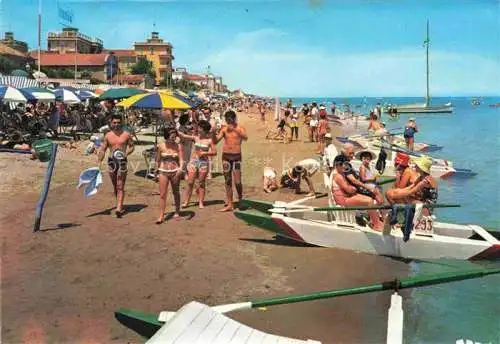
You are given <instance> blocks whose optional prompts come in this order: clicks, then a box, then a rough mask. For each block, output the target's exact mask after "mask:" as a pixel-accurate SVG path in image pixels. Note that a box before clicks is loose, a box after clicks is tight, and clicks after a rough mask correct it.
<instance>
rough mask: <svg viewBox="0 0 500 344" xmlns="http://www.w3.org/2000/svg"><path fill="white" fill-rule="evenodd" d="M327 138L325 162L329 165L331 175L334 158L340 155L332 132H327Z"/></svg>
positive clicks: (324, 152) (324, 153) (324, 154)
mask: <svg viewBox="0 0 500 344" xmlns="http://www.w3.org/2000/svg"><path fill="white" fill-rule="evenodd" d="M324 139H325V146H326V147H325V150H324V151H323V164H324V165H325V166H327V167H328V171H329V173H328V174H329V175H330V173H331V172H332V171H333V160H335V157H336V156H337V155H339V152H338V151H337V147H335V145H334V144H333V138H332V134H330V133H327V134H326V135H325V137H324Z"/></svg>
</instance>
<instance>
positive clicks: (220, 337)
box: [212, 319, 240, 344]
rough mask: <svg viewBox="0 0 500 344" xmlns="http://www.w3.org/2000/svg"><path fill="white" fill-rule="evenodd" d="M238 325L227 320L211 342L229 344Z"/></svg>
mask: <svg viewBox="0 0 500 344" xmlns="http://www.w3.org/2000/svg"><path fill="white" fill-rule="evenodd" d="M239 327H240V324H239V323H238V322H236V321H234V320H232V319H229V320H228V321H227V322H226V323H225V324H224V327H223V328H222V330H221V331H220V332H219V333H218V334H217V336H216V337H215V338H214V339H213V340H212V343H217V344H229V343H230V342H231V339H232V338H233V336H234V334H235V333H236V331H238V328H239Z"/></svg>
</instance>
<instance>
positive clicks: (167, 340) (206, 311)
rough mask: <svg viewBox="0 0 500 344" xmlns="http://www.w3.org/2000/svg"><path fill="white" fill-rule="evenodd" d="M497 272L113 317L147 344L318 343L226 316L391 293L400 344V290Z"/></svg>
mask: <svg viewBox="0 0 500 344" xmlns="http://www.w3.org/2000/svg"><path fill="white" fill-rule="evenodd" d="M497 273H500V269H498V268H496V269H494V268H488V269H483V268H481V269H474V270H469V271H456V272H451V273H450V272H448V273H443V274H439V275H428V276H416V277H410V278H405V279H397V278H396V279H394V280H391V281H385V282H381V283H375V284H370V285H363V286H357V287H354V288H345V289H336V290H325V291H317V292H313V293H308V294H300V295H287V296H281V297H274V298H269V299H264V300H254V301H245V302H239V303H231V304H224V305H219V306H212V307H210V306H207V305H204V304H202V303H199V302H196V301H192V302H190V303H188V304H186V305H184V306H183V307H182V308H181V309H179V310H178V311H177V312H168V311H167V312H161V313H159V314H158V315H157V314H147V313H143V312H140V311H137V310H132V309H124V308H122V309H119V310H117V311H116V312H115V318H116V319H117V320H118V321H119V322H120V323H121V324H123V325H124V326H126V327H127V328H130V329H131V330H133V331H135V332H136V333H138V334H139V335H141V336H142V337H144V338H147V339H148V341H147V342H146V343H148V344H157V343H162V344H173V343H175V344H245V343H246V344H252V343H254V344H257V343H261V344H299V343H308V344H321V342H318V341H314V340H299V339H291V338H286V337H282V336H276V335H272V334H267V333H265V332H262V331H259V330H257V329H254V328H251V327H249V326H246V325H244V324H241V323H239V322H237V321H235V320H233V319H231V318H229V317H228V316H226V315H224V314H225V313H229V312H235V311H247V310H251V309H260V310H263V309H266V308H267V307H271V306H275V305H283V304H290V303H297V302H305V301H314V300H322V299H331V298H336V297H341V296H349V295H358V294H366V293H373V292H380V291H385V290H392V291H393V293H392V295H391V304H390V307H389V310H388V314H387V328H386V343H387V344H402V343H403V329H404V328H403V324H404V310H403V298H402V297H401V295H400V294H399V291H400V290H402V289H410V288H417V287H425V286H431V285H437V284H442V283H450V282H455V281H461V280H466V279H473V278H481V277H484V276H487V275H493V274H497ZM334 336H335V334H334V333H332V338H333V337H334Z"/></svg>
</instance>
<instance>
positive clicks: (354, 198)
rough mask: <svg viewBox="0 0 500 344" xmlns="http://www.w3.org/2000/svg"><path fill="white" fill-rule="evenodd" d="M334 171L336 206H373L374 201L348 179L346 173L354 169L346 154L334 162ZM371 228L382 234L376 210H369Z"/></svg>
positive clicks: (333, 193)
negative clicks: (360, 191) (361, 192)
mask: <svg viewBox="0 0 500 344" xmlns="http://www.w3.org/2000/svg"><path fill="white" fill-rule="evenodd" d="M333 164H334V170H333V172H332V175H331V185H332V198H333V200H334V201H335V203H336V204H338V205H341V206H373V204H374V200H373V198H371V197H370V196H367V195H363V194H360V193H359V192H358V189H357V188H356V187H355V186H354V185H352V184H351V183H350V182H349V181H348V180H347V178H346V173H348V172H349V170H350V169H352V166H351V164H350V163H349V158H348V157H347V156H345V155H344V154H340V155H338V156H337V157H335V160H334V161H333ZM368 216H369V218H370V222H371V227H372V228H373V229H374V230H376V231H379V232H381V231H382V229H383V226H384V224H383V222H382V221H381V220H380V217H379V214H378V212H377V211H376V210H369V211H368Z"/></svg>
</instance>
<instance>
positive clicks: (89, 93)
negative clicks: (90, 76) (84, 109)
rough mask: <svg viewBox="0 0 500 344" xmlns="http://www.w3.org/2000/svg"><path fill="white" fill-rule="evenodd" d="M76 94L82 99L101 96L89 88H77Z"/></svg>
mask: <svg viewBox="0 0 500 344" xmlns="http://www.w3.org/2000/svg"><path fill="white" fill-rule="evenodd" d="M75 94H76V95H77V96H78V97H79V98H80V99H82V100H86V99H90V98H98V97H99V96H98V95H97V94H95V93H94V92H92V91H89V90H85V89H83V90H77V91H76V92H75Z"/></svg>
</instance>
